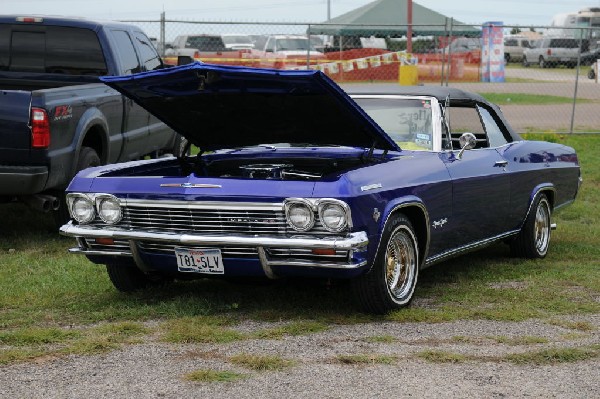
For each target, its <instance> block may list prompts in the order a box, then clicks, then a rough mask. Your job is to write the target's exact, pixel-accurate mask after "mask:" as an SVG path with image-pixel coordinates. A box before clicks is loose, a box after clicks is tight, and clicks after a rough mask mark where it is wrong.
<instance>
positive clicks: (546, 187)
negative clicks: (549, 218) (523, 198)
mask: <svg viewBox="0 0 600 399" xmlns="http://www.w3.org/2000/svg"><path fill="white" fill-rule="evenodd" d="M547 191H550V192H552V195H551V196H549V197H548V200H549V202H550V206H551V207H552V209H551V211H553V210H554V195H555V193H556V187H554V184H552V183H541V184H538V185H537V186H535V187H534V188H533V190H532V191H531V194H530V195H529V207H528V208H527V212H526V213H525V216H524V217H523V220H522V221H521V225H520V226H519V229H521V228H523V225H524V224H525V220H527V217H528V216H529V213H530V212H531V208H532V207H533V203H534V202H535V200H536V199H537V197H538V196H539V195H540V194H543V193H544V192H547Z"/></svg>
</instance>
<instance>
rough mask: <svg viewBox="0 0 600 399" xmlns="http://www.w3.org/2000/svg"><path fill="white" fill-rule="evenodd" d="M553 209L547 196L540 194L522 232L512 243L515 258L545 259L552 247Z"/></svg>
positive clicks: (511, 247)
mask: <svg viewBox="0 0 600 399" xmlns="http://www.w3.org/2000/svg"><path fill="white" fill-rule="evenodd" d="M551 214H552V208H551V207H550V202H549V201H548V197H546V195H545V194H540V195H539V196H538V197H537V199H536V200H535V202H534V204H533V206H532V207H531V211H530V212H529V215H527V219H525V223H524V224H523V227H522V228H521V232H520V233H519V235H518V236H517V237H516V238H515V240H514V241H512V242H511V243H510V250H511V253H512V254H513V255H514V256H518V257H521V258H530V259H536V258H543V257H545V256H546V254H547V253H548V247H549V246H550V232H551V230H552V229H551Z"/></svg>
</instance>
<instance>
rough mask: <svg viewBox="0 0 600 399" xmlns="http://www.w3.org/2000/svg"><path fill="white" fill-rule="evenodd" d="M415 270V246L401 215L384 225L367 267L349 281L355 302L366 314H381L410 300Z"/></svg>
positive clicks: (415, 277) (415, 282) (410, 228)
mask: <svg viewBox="0 0 600 399" xmlns="http://www.w3.org/2000/svg"><path fill="white" fill-rule="evenodd" d="M418 273H419V246H418V242H417V238H416V235H415V231H414V229H413V227H412V224H411V223H410V221H409V220H408V219H407V218H406V216H404V215H397V216H393V217H392V218H390V220H389V221H388V223H387V224H386V226H385V229H384V232H383V234H382V237H381V242H380V245H379V249H378V252H377V255H376V257H375V262H374V264H373V267H372V268H371V270H370V271H369V272H368V273H367V274H365V275H362V276H360V277H358V278H356V279H354V280H353V281H352V287H353V290H354V293H355V296H356V298H357V300H358V302H359V305H360V306H361V307H362V308H363V309H364V310H365V311H367V312H369V313H375V314H385V313H387V312H389V311H391V310H395V309H399V308H401V307H403V306H406V305H408V304H409V303H410V301H411V300H412V298H413V293H414V291H415V286H416V284H417V277H418Z"/></svg>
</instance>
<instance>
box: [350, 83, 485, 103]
mask: <svg viewBox="0 0 600 399" xmlns="http://www.w3.org/2000/svg"><path fill="white" fill-rule="evenodd" d="M343 89H344V90H345V91H346V92H347V93H348V94H397V95H405V96H432V97H435V98H437V99H438V101H444V100H445V99H446V97H448V96H449V97H450V102H452V100H456V101H460V102H463V101H476V102H483V103H487V102H488V101H487V100H486V99H485V98H483V97H481V96H480V95H479V94H475V93H471V92H468V91H463V90H460V89H456V88H454V87H443V86H398V85H387V84H386V85H373V86H372V87H369V86H365V85H359V86H353V85H347V86H343Z"/></svg>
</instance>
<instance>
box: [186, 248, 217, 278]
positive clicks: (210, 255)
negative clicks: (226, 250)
mask: <svg viewBox="0 0 600 399" xmlns="http://www.w3.org/2000/svg"><path fill="white" fill-rule="evenodd" d="M175 257H176V258H177V270H179V271H180V272H186V273H204V274H224V273H225V269H224V267H223V257H222V256H221V250H220V249H217V248H175Z"/></svg>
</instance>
